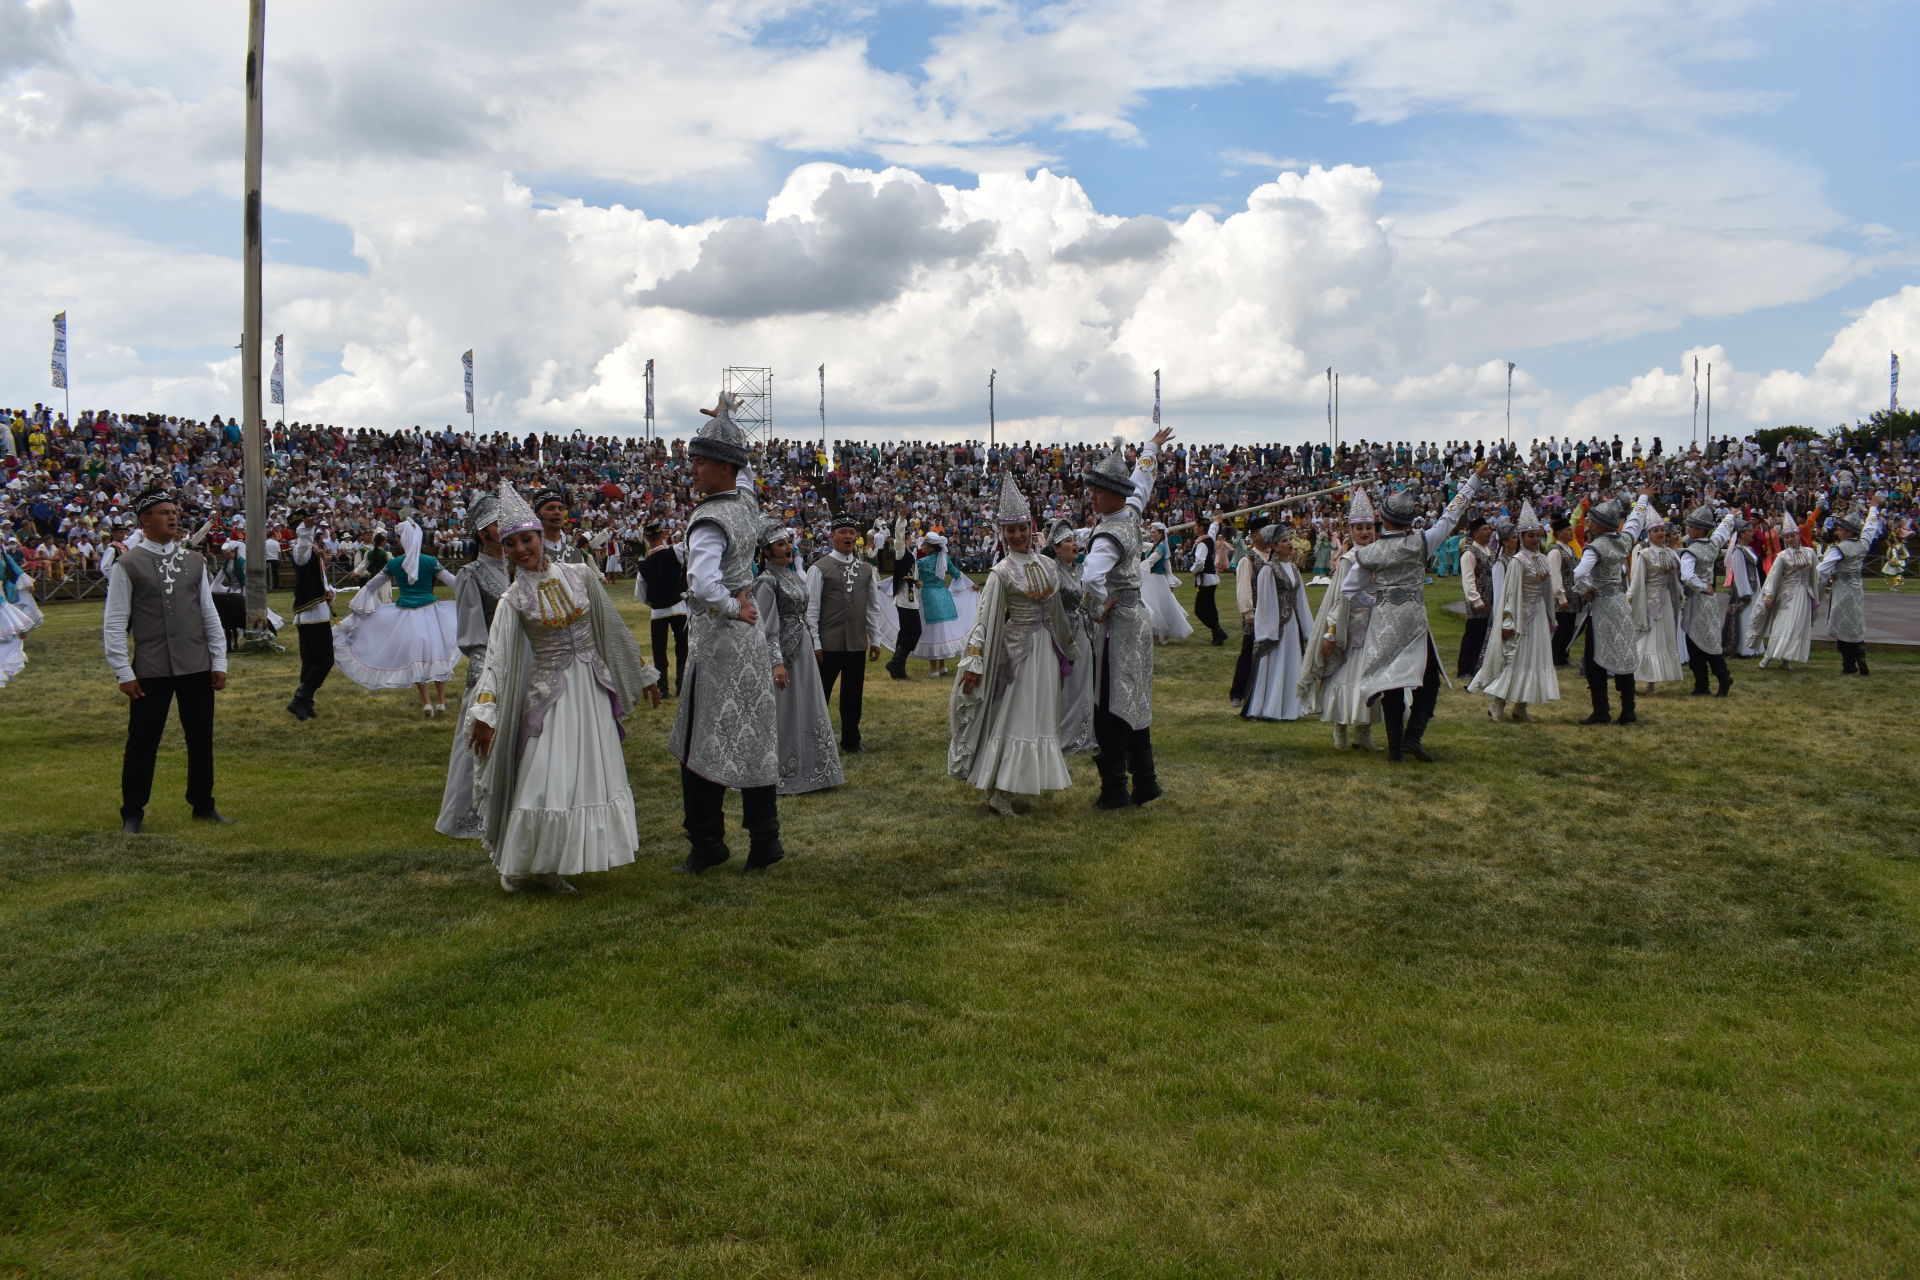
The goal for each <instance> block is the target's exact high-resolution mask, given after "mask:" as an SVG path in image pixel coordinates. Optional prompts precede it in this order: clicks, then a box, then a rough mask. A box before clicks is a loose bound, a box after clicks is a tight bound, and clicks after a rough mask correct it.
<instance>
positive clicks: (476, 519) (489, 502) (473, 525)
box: [467, 493, 500, 533]
mask: <svg viewBox="0 0 1920 1280" xmlns="http://www.w3.org/2000/svg"><path fill="white" fill-rule="evenodd" d="M499 515H500V500H499V499H498V498H496V497H494V496H493V495H492V494H490V493H483V494H481V495H480V496H479V497H477V498H475V499H474V500H473V501H472V502H469V503H468V504H467V527H468V528H469V529H471V530H473V531H474V532H475V533H478V532H480V531H481V530H482V529H484V528H486V527H487V526H488V525H490V524H492V523H493V522H494V520H495V519H496V518H497V517H498V516H499Z"/></svg>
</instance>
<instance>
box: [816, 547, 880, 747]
mask: <svg viewBox="0 0 1920 1280" xmlns="http://www.w3.org/2000/svg"><path fill="white" fill-rule="evenodd" d="M864 527H865V522H864V521H862V520H861V519H860V518H859V517H857V516H851V515H845V514H842V515H841V516H839V517H837V518H836V519H835V520H834V522H833V532H832V534H831V535H830V536H831V540H832V546H831V549H830V550H828V552H827V553H826V554H825V555H823V556H821V557H820V558H819V559H818V560H815V561H814V562H813V564H812V566H811V567H809V568H808V570H807V594H808V601H807V622H808V624H809V626H810V627H811V628H812V630H813V634H814V635H815V636H816V637H818V638H819V641H820V644H819V647H818V648H816V649H815V650H814V651H813V657H814V661H815V662H816V663H817V664H818V665H819V667H820V685H821V688H822V690H823V691H824V692H825V694H826V698H827V701H828V702H832V701H833V687H834V685H835V684H839V685H840V749H841V750H842V751H849V752H858V751H862V750H864V749H865V748H863V747H862V746H861V744H860V708H861V703H862V701H863V700H864V698H865V696H866V688H867V664H868V663H869V662H877V661H879V659H880V645H879V641H878V637H879V635H880V631H881V629H882V628H883V627H884V626H885V625H886V623H885V615H884V614H883V613H882V612H881V603H880V582H879V579H878V578H877V577H876V576H875V574H874V571H873V566H872V565H871V564H869V563H868V562H867V561H866V560H864V559H862V558H861V557H860V556H858V555H856V554H854V545H855V543H856V542H858V541H859V538H860V530H861V529H862V528H864Z"/></svg>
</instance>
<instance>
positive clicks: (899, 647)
mask: <svg viewBox="0 0 1920 1280" xmlns="http://www.w3.org/2000/svg"><path fill="white" fill-rule="evenodd" d="M893 611H894V613H895V615H897V616H898V617H899V619H900V634H899V636H898V637H897V638H896V639H895V640H894V642H893V657H891V658H889V659H888V660H887V671H888V673H889V674H891V675H892V676H893V677H894V678H895V679H902V678H904V677H905V676H906V674H907V658H908V657H909V656H910V655H911V654H912V653H913V650H914V646H915V645H917V644H919V643H920V611H919V610H918V609H902V608H900V607H899V606H897V605H896V606H895V607H894V610H893Z"/></svg>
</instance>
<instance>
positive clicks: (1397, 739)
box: [1385, 712, 1407, 764]
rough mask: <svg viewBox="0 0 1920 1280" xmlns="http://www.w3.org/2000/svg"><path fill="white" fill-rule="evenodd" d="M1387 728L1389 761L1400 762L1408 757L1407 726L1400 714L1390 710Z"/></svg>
mask: <svg viewBox="0 0 1920 1280" xmlns="http://www.w3.org/2000/svg"><path fill="white" fill-rule="evenodd" d="M1385 727H1386V730H1387V763H1388V764H1399V763H1400V762H1401V761H1403V760H1405V759H1406V758H1407V726H1406V721H1405V720H1404V719H1402V718H1401V717H1400V716H1396V715H1394V714H1393V713H1392V712H1388V713H1387V716H1386V721H1385Z"/></svg>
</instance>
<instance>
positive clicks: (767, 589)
mask: <svg viewBox="0 0 1920 1280" xmlns="http://www.w3.org/2000/svg"><path fill="white" fill-rule="evenodd" d="M810 594H811V593H810V592H809V591H808V590H807V580H806V579H805V578H803V577H801V576H800V575H799V574H797V573H795V572H794V571H793V570H792V569H791V568H779V567H775V566H769V567H768V568H767V569H766V571H765V572H763V573H762V574H761V575H760V578H759V580H758V581H757V582H755V583H754V584H753V604H754V607H755V608H756V609H758V610H759V611H760V629H761V631H762V632H764V633H765V635H766V637H767V643H768V644H769V645H770V646H772V648H773V650H774V652H775V654H776V656H777V659H778V661H780V662H781V663H782V664H784V665H785V666H786V668H787V687H786V688H784V689H775V690H774V692H773V705H774V721H775V726H776V730H777V733H776V736H777V737H778V738H779V741H780V794H781V795H783V796H786V795H800V794H802V793H804V792H808V791H824V790H825V789H827V788H828V787H837V786H839V785H840V784H841V783H843V782H845V781H846V780H847V779H846V775H845V774H844V773H843V772H842V771H841V768H840V744H839V743H838V742H837V741H835V739H834V736H833V720H832V718H831V717H830V716H829V715H828V714H827V695H826V690H825V689H824V688H822V687H821V684H820V664H819V663H818V662H816V661H815V660H814V657H813V651H814V650H815V649H818V648H819V647H820V644H819V642H818V641H817V640H815V638H814V635H813V632H812V631H811V630H810V629H809V628H808V626H807V603H808V597H809V595H810Z"/></svg>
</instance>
